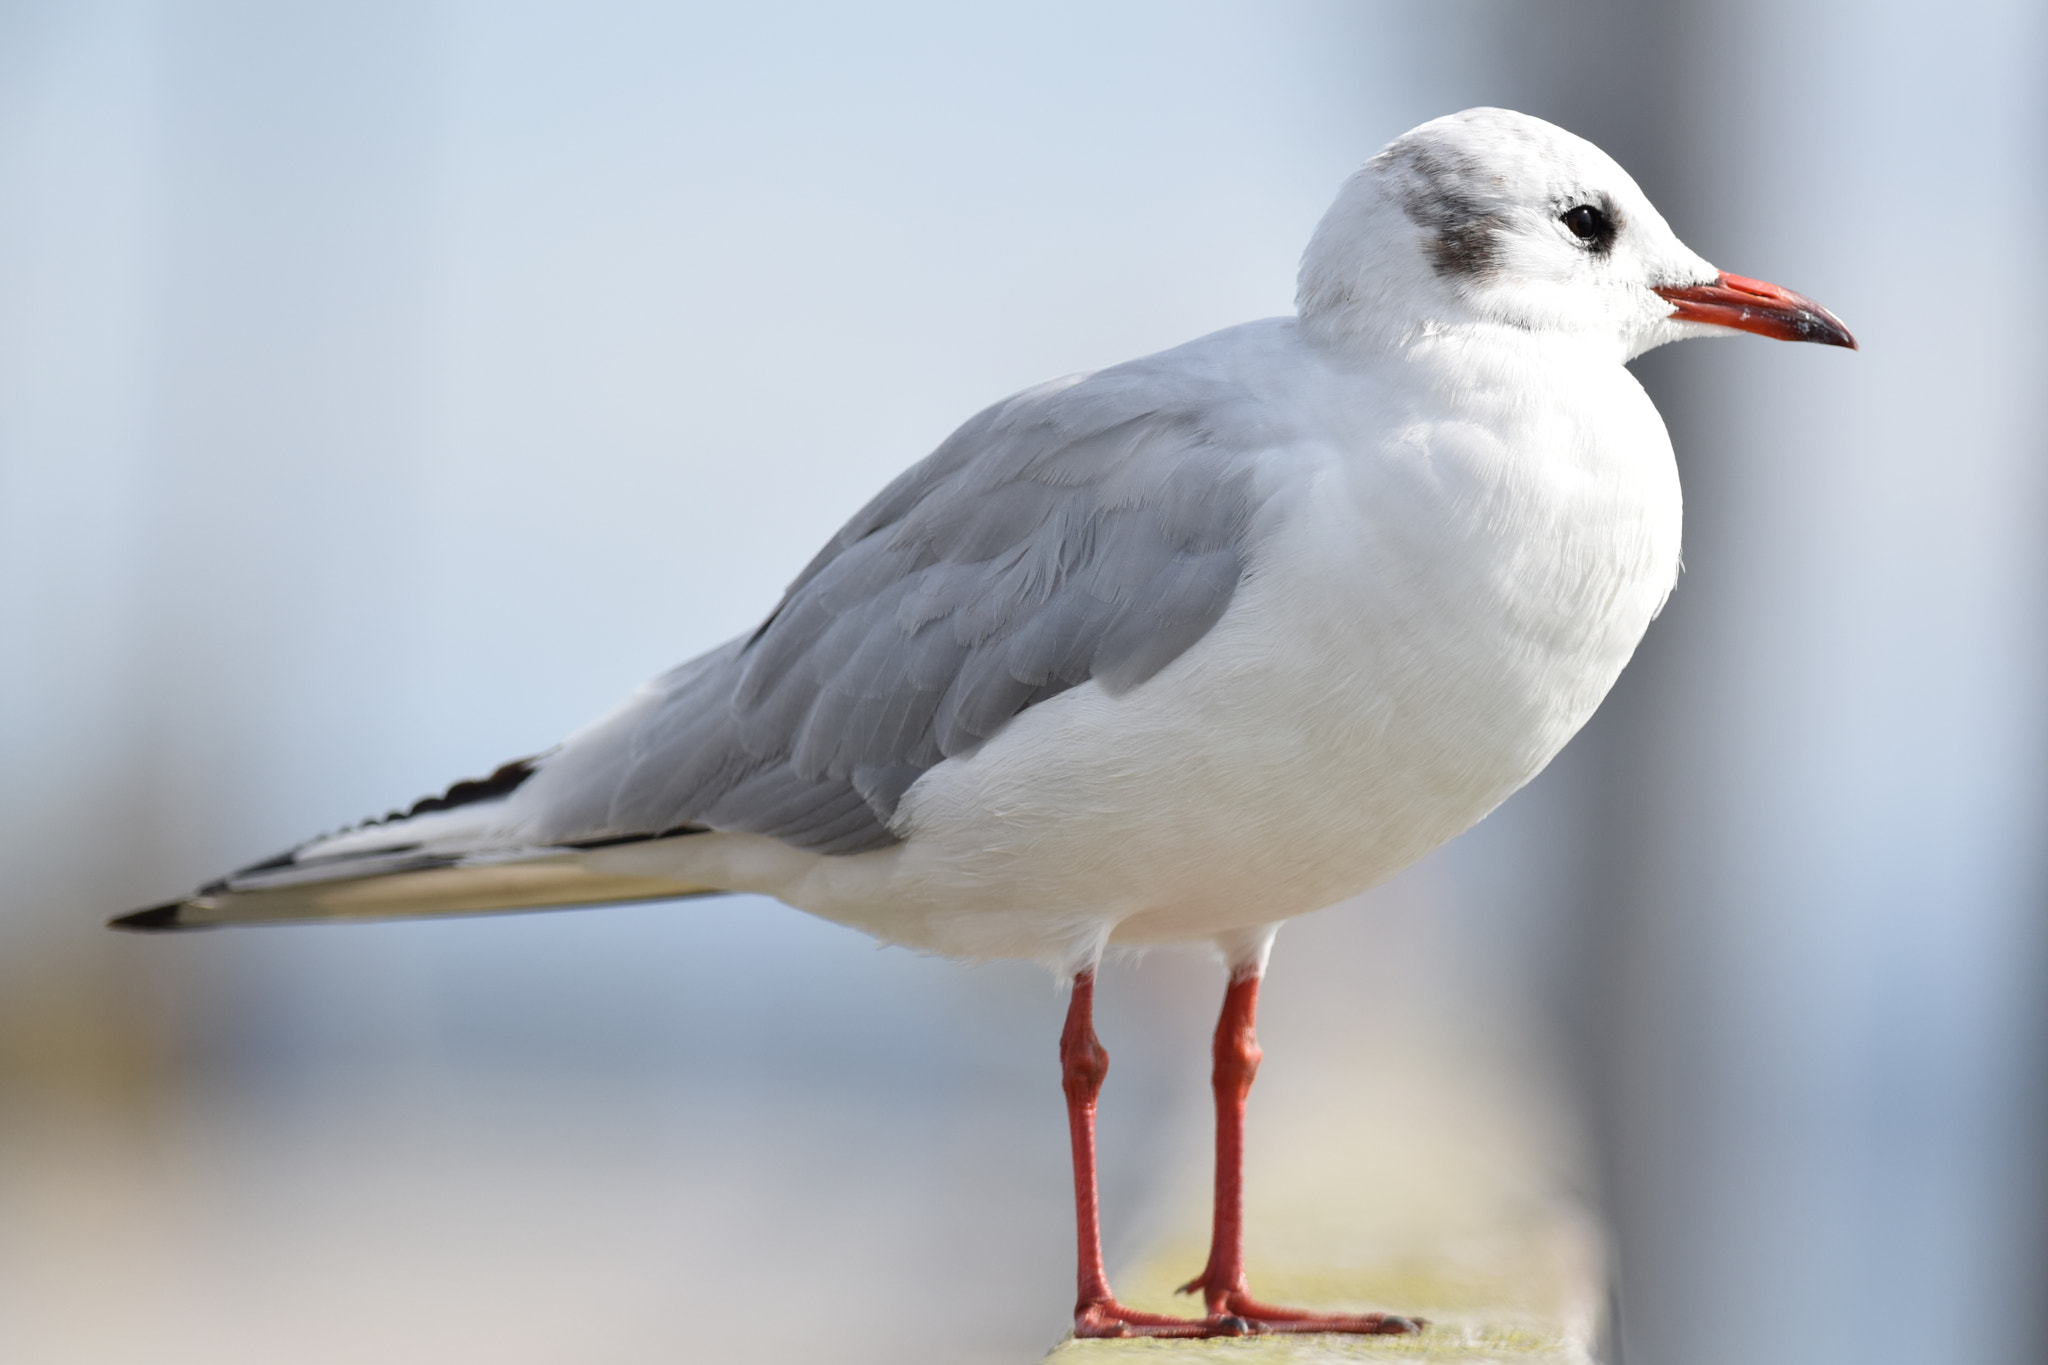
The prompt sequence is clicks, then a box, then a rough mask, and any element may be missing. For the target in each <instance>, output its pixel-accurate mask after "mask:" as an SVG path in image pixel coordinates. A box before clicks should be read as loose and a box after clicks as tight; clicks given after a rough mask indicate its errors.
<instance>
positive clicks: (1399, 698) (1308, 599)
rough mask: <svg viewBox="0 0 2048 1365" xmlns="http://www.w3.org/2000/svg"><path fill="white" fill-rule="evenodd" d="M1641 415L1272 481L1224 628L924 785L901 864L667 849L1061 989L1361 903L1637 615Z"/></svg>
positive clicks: (1655, 521)
mask: <svg viewBox="0 0 2048 1365" xmlns="http://www.w3.org/2000/svg"><path fill="white" fill-rule="evenodd" d="M1622 378H1623V379H1624V381H1625V382H1627V383H1629V384H1630V385H1631V387H1632V381H1627V380H1626V376H1622ZM1635 393H1636V394H1637V395H1638V396H1640V390H1635ZM1641 411H1642V413H1644V414H1646V415H1647V419H1648V420H1647V423H1646V424H1639V429H1635V430H1631V431H1627V432H1623V433H1620V438H1621V439H1618V440H1615V441H1613V442H1611V443H1603V444H1601V445H1599V446H1597V447H1595V446H1589V445H1588V444H1587V443H1586V442H1584V441H1583V440H1580V441H1577V443H1576V444H1574V443H1573V439H1574V438H1573V433H1571V432H1566V433H1565V434H1564V435H1563V436H1562V437H1559V438H1558V439H1559V441H1560V443H1561V444H1560V449H1559V452H1558V453H1557V455H1556V457H1555V458H1552V459H1548V460H1546V459H1544V458H1539V457H1540V456H1541V454H1542V452H1540V451H1539V452H1536V456H1534V457H1532V453H1531V452H1530V451H1529V450H1527V449H1516V450H1510V449H1507V448H1506V446H1505V445H1504V444H1503V443H1502V442H1500V441H1499V440H1497V439H1495V438H1493V437H1492V436H1490V435H1489V434H1488V433H1487V431H1486V429H1485V428H1484V427H1482V426H1475V425H1472V424H1460V423H1448V424H1440V425H1439V426H1438V427H1436V428H1434V429H1432V431H1431V434H1430V437H1429V439H1428V441H1426V442H1424V443H1422V444H1421V445H1418V446H1416V448H1415V449H1413V450H1410V451H1407V452H1406V453H1405V454H1403V453H1401V452H1399V451H1396V452H1392V453H1389V452H1384V451H1382V452H1378V453H1377V454H1376V455H1375V457H1374V458H1373V459H1371V460H1369V461H1353V460H1346V459H1345V458H1344V457H1343V455H1342V454H1341V453H1334V454H1333V453H1331V452H1328V451H1304V452H1295V453H1293V454H1292V455H1289V456H1286V457H1285V458H1287V459H1289V460H1292V461H1293V464H1292V466H1291V467H1290V468H1289V469H1287V470H1286V471H1284V473H1285V475H1286V477H1284V478H1282V479H1279V480H1277V481H1276V486H1278V487H1281V488H1283V489H1285V490H1286V491H1285V492H1284V493H1283V494H1282V495H1280V496H1278V497H1276V499H1275V501H1274V502H1273V503H1272V504H1270V505H1269V506H1268V508H1267V516H1268V518H1269V519H1271V524H1270V526H1269V528H1268V530H1267V534H1266V535H1265V536H1264V539H1263V541H1262V543H1263V545H1264V547H1265V548H1264V549H1263V550H1262V552H1261V554H1260V556H1259V558H1257V559H1256V560H1255V561H1254V564H1253V567H1252V572H1251V573H1250V574H1249V575H1248V576H1247V579H1246V581H1245V582H1244V583H1243V585H1242V586H1241V587H1240V589H1239V591H1238V594H1237V597H1236V598H1235V599H1234V601H1233V603H1232V606H1231V608H1230V610H1229V612H1228V613H1226V615H1225V616H1224V618H1223V619H1222V620H1221V621H1219V622H1218V623H1217V625H1216V627H1215V628H1214V629H1213V630H1212V631H1211V632H1210V633H1209V635H1208V636H1206V637H1205V638H1204V639H1203V640H1202V641H1200V642H1199V643H1198V644H1197V645H1196V646H1195V647H1194V648H1192V649H1190V650H1189V651H1188V652H1187V653H1186V654H1185V655H1183V656H1182V657H1181V658H1180V659H1178V660H1176V661H1175V662H1174V663H1173V664H1172V665H1170V666H1169V667H1168V668H1167V669H1165V670H1164V671H1163V672H1161V673H1160V674H1159V675H1157V676H1156V677H1154V678H1153V679H1151V680H1150V681H1148V682H1146V683H1144V684H1142V685H1140V686H1139V687H1137V688H1135V689H1133V690H1132V691H1130V692H1129V693H1127V694H1124V695H1122V696H1110V695H1108V694H1107V693H1105V692H1104V691H1103V690H1102V689H1101V688H1100V687H1099V686H1097V685H1096V684H1094V683H1088V684H1084V685H1082V686H1080V687H1077V688H1074V689H1073V690H1071V691H1068V692H1066V693H1063V694H1061V695H1060V696H1058V697H1056V698H1053V699H1052V700H1050V701H1047V702H1044V703H1041V704H1040V705H1038V706H1035V707H1032V708H1031V709H1029V710H1027V711H1025V712H1024V713H1023V714H1021V715H1020V716H1018V717H1017V718H1016V719H1015V720H1014V721H1012V722H1011V723H1010V724H1009V725H1008V726H1007V727H1005V728H1004V729H1003V730H1002V731H1001V732H1000V733H999V734H998V735H996V736H995V738H994V739H992V740H991V741H990V742H989V743H988V744H986V745H985V746H983V747H982V748H981V749H980V750H979V751H978V752H976V753H974V754H973V755H971V756H969V757H965V758H958V759H953V760H949V761H947V762H946V763H943V764H941V765H940V766H938V767H937V768H934V769H933V770H931V771H930V772H929V773H927V774H926V775H925V776H924V778H922V779H921V780H920V781H919V782H918V783H917V784H916V785H915V786H913V787H912V788H911V790H910V791H909V793H908V794H907V795H906V797H905V798H904V801H903V804H902V807H901V809H900V811H899V816H898V827H899V830H900V831H901V832H902V833H904V834H905V835H906V839H905V842H904V843H903V844H902V845H900V846H898V847H895V848H891V849H888V850H884V851H882V852H878V853H870V854H863V855H859V856H856V857H849V858H818V857H815V856H812V855H806V854H796V853H794V851H792V850H788V849H785V848H783V847H782V846H780V845H776V844H775V843H774V842H773V841H772V840H763V839H757V838H752V837H748V836H710V837H708V838H706V839H705V840H704V841H703V842H702V843H699V841H697V840H690V841H686V842H687V843H688V844H691V845H694V846H695V848H694V850H693V853H692V857H693V859H701V860H704V861H703V862H700V864H699V866H698V867H697V868H696V869H695V870H696V871H697V872H698V873H699V874H700V875H707V874H708V876H710V877H714V878H717V879H718V881H717V883H716V884H721V885H728V886H732V887H734V888H735V889H744V890H759V891H765V892H767V893H769V894H771V895H774V896H777V897H778V898H780V899H783V900H785V901H788V902H790V903H792V904H794V905H797V906H800V907H802V908H804V909H807V910H810V911H812V912H813V913H816V914H819V915H822V916H825V917H826V918H829V919H834V920H838V921H841V922H843V923H848V924H852V925H855V926H857V927H859V928H862V929H865V930H867V931H868V932H870V933H873V934H874V935H876V936H877V937H879V938H882V939H884V940H886V941H890V942H897V943H904V944H908V945H910V946H912V947H917V948H921V949H926V950H929V951H935V952H940V953H944V954H947V955H949V956H958V957H967V958H985V957H1024V958H1030V959H1035V960H1040V961H1047V962H1050V963H1052V964H1054V965H1056V966H1067V965H1071V964H1073V963H1074V962H1076V961H1080V960H1085V959H1086V957H1087V956H1088V955H1089V952H1090V951H1091V948H1099V947H1100V945H1101V943H1102V942H1103V941H1104V939H1105V938H1111V939H1113V940H1115V941H1120V942H1128V943H1157V942H1175V941H1191V940H1202V939H1210V938H1215V937H1217V936H1219V935H1223V934H1228V933H1230V932H1232V931H1238V930H1243V929H1246V928H1250V927H1253V926H1258V925H1262V924H1268V923H1272V922H1274V921H1277V920H1281V919H1285V918H1288V917H1289V916H1292V915H1297V914H1302V913H1304V912H1307V911H1310V910H1315V909H1319V908H1321V907H1323V906H1325V905H1329V904H1332V903H1334V902H1336V901H1338V900H1342V899H1344V898H1345V897H1347V896H1350V895H1353V894H1356V893H1357V892H1359V891H1362V890H1364V889H1366V888H1367V887H1370V886H1372V885H1374V884H1376V883H1378V882H1380V881H1382V880H1384V879H1385V878H1387V877H1389V876H1391V875H1393V874H1394V873H1395V872H1397V871H1399V870H1400V869H1401V868H1403V867H1405V866H1407V865H1408V864H1410V863H1412V862H1414V861H1415V860H1416V859H1418V858H1420V857H1422V856H1423V855H1424V854H1426V853H1428V852H1429V851H1430V850H1432V849H1434V848H1436V847H1437V846H1438V845H1440V844H1442V843H1444V842H1445V841H1446V840H1448V839H1450V838H1452V837H1454V836H1456V835H1457V834H1459V833H1461V832H1462V831H1464V830H1465V829H1467V828H1469V827H1470V826H1471V825H1472V824H1473V823H1474V822H1475V821H1477V820H1478V819H1479V818H1480V817H1482V816H1483V815H1485V814H1486V813H1487V812H1488V811H1489V810H1491V809H1492V808H1493V807H1494V806H1495V805H1497V804H1499V802H1500V801H1502V800H1503V799H1504V798H1506V797H1507V796H1508V795H1509V794H1510V793H1511V792H1513V791H1514V790H1515V789H1516V788H1517V787H1519V786H1521V785H1522V784H1523V783H1525V782H1527V781H1528V780H1529V779H1530V778H1531V777H1533V776H1534V775H1535V774H1536V773H1537V772H1538V771H1540V770H1541V769H1542V767H1543V766H1544V764H1546V763H1547V762H1549V760H1550V759H1551V757H1552V756H1553V755H1555V754H1556V752H1557V751H1558V749H1559V748H1561V747H1562V746H1563V744H1564V743H1565V741H1566V740H1568V739H1569V738H1570V737H1571V736H1572V734H1573V733H1574V732H1576V731H1577V730H1578V728H1579V727H1580V726H1581V725H1582V724H1583V723H1584V722H1585V720H1586V719H1587V717H1588V716H1590V715H1591V713H1592V711H1593V709H1594V707H1595V706H1597V705H1598V704H1599V701H1600V699H1601V698H1602V697H1603V696H1605V694H1606V692H1607V690H1608V688H1609V687H1610V686H1611V685H1612V683H1613V681H1614V679H1615V677H1616V675H1617V674H1618V673H1619V672H1620V670H1621V668H1622V666H1623V664H1625V663H1626V662H1627V660H1628V657H1629V655H1630V654H1631V653H1632V652H1633V651H1634V649H1635V647H1636V644H1637V642H1638V641H1639V640H1640V639H1641V637H1642V633H1643V630H1644V629H1645V627H1646V626H1647V625H1648V623H1649V621H1650V618H1651V617H1652V616H1654V615H1655V613H1656V611H1657V609H1658V607H1659V606H1660V605H1661V604H1662V602H1663V599H1664V597H1665V595H1666V594H1667V593H1668V591H1669V589H1670V586H1671V583H1672V579H1673V576H1674V574H1675V572H1676V567H1677V554H1678V520H1679V515H1678V488H1677V480H1676V474H1675V470H1674V469H1673V467H1672V464H1671V456H1670V448H1669V444H1668V441H1666V440H1665V438H1664V434H1663V427H1662V424H1661V422H1659V421H1658V420H1657V418H1656V415H1655V413H1654V410H1652V409H1650V407H1649V405H1648V401H1647V399H1642V400H1641ZM1304 465H1306V466H1307V467H1306V468H1305V467H1304Z"/></svg>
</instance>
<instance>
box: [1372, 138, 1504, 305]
mask: <svg viewBox="0 0 2048 1365" xmlns="http://www.w3.org/2000/svg"><path fill="white" fill-rule="evenodd" d="M1382 155H1386V153H1382ZM1399 155H1400V159H1401V160H1402V161H1405V162H1406V163H1407V168H1408V173H1409V174H1408V184H1407V185H1406V186H1405V187H1404V191H1403V193H1402V196H1401V211H1402V212H1403V213H1404V214H1406V215H1407V217H1408V221H1409V222H1411V223H1413V224H1415V226H1417V227H1419V228H1421V229H1423V230H1424V231H1425V232H1427V233H1429V234H1430V239H1429V242H1428V244H1427V245H1428V247H1429V255H1430V263H1431V264H1432V265H1433V266H1435V268H1436V273H1437V274H1439V275H1448V276H1453V277H1459V278H1465V279H1477V278H1481V277H1483V276H1486V275H1490V274H1492V273H1493V272H1494V271H1495V270H1496V269H1497V268H1498V267H1499V266H1500V263H1501V256H1502V254H1503V253H1502V245H1501V234H1502V233H1503V232H1504V231H1505V230H1506V228H1507V220H1506V219H1505V218H1503V217H1502V216H1501V215H1499V214H1497V213H1494V212H1492V211H1491V210H1490V209H1488V208H1487V207H1486V202H1485V200H1484V199H1482V198H1481V197H1480V196H1479V194H1478V193H1477V192H1476V187H1477V186H1478V185H1479V184H1481V183H1483V180H1484V178H1485V174H1486V173H1485V171H1484V169H1483V168H1482V167H1481V166H1480V165H1479V163H1478V162H1476V161H1473V160H1472V159H1471V158H1469V157H1464V156H1460V155H1458V154H1457V153H1455V152H1451V151H1445V150H1441V149H1438V148H1433V147H1408V148H1403V149H1402V150H1401V152H1400V153H1399Z"/></svg>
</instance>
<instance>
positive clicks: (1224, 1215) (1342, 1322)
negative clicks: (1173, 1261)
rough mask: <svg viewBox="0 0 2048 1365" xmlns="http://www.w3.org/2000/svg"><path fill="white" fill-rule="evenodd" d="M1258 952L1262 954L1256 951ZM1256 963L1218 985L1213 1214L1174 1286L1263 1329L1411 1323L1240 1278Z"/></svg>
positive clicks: (1362, 1328)
mask: <svg viewBox="0 0 2048 1365" xmlns="http://www.w3.org/2000/svg"><path fill="white" fill-rule="evenodd" d="M1260 956H1263V954H1262V953H1261V954H1260ZM1260 965H1261V964H1260V963H1258V962H1257V961H1252V962H1249V963H1241V964H1239V965H1238V966H1237V967H1236V968H1235V970H1233V971H1232V972H1231V976H1230V986H1229V988H1228V989H1226V990H1225V991H1224V993H1223V1013H1222V1016H1221V1017H1220V1018H1218V1019H1217V1021H1216V1043H1215V1048H1214V1053H1213V1055H1214V1058H1215V1070H1214V1072H1213V1073H1212V1075H1211V1080H1212V1082H1213V1084H1214V1086H1215V1090H1216V1222H1215V1229H1214V1232H1213V1234H1212V1236H1211V1238H1210V1242H1209V1264H1208V1265H1206V1266H1205V1267H1203V1269H1202V1273H1201V1274H1199V1275H1197V1276H1195V1278H1194V1279H1192V1280H1189V1281H1188V1282H1187V1283H1186V1284H1184V1285H1182V1286H1181V1287H1180V1292H1181V1293H1183V1294H1192V1293H1194V1292H1195V1291H1197V1290H1200V1291H1201V1294H1202V1298H1203V1301H1204V1303H1205V1304H1206V1305H1207V1307H1208V1309H1209V1316H1210V1317H1211V1318H1212V1319H1216V1318H1223V1317H1232V1318H1242V1319H1244V1320H1246V1321H1247V1322H1248V1323H1250V1324H1251V1325H1252V1326H1253V1327H1254V1329H1255V1330H1256V1329H1257V1328H1264V1329H1265V1330H1266V1331H1268V1332H1352V1333H1360V1334H1364V1335H1399V1334H1405V1333H1409V1332H1415V1331H1419V1330H1420V1329H1421V1327H1422V1326H1424V1325H1425V1323H1424V1320H1423V1319H1420V1318H1404V1317H1398V1316H1396V1315H1394V1314H1391V1313H1313V1312H1308V1311H1306V1310H1304V1309H1299V1308H1282V1307H1279V1306H1277V1305H1274V1304H1270V1303H1260V1302H1259V1301H1258V1300H1257V1299H1254V1298H1253V1297H1252V1296H1251V1293H1250V1291H1249V1290H1248V1289H1247V1288H1246V1285H1245V1273H1244V1108H1245V1100H1246V1099H1247V1098H1249V1096H1250V1095H1251V1091H1252V1079H1253V1077H1255V1076H1257V1075H1258V1074H1259V1058H1260V1055H1261V1054H1260V1052H1259V1042H1258V1038H1257V1035H1256V1033H1255V1031H1254V1025H1255V1024H1256V1023H1257V1019H1258V1012H1259V975H1260Z"/></svg>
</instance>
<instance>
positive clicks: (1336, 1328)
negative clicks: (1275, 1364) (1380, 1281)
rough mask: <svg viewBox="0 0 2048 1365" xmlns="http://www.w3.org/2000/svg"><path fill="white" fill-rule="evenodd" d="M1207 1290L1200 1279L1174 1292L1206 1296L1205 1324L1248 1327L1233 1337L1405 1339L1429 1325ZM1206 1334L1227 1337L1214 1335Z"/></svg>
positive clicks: (1421, 1320)
mask: <svg viewBox="0 0 2048 1365" xmlns="http://www.w3.org/2000/svg"><path fill="white" fill-rule="evenodd" d="M1207 1287H1208V1286H1207V1284H1206V1283H1205V1281H1204V1280H1203V1279H1202V1278H1200V1277H1198V1278H1196V1279H1193V1280H1190V1281H1188V1282H1187V1283H1186V1284H1184V1285H1182V1286H1181V1287H1180V1288H1179V1289H1178V1290H1176V1291H1174V1292H1176V1293H1179V1294H1195V1293H1202V1294H1203V1297H1204V1298H1206V1299H1207V1300H1208V1301H1209V1316H1208V1317H1207V1318H1205V1319H1203V1321H1204V1322H1209V1323H1223V1322H1236V1323H1242V1324H1244V1325H1245V1326H1244V1328H1243V1329H1242V1330H1240V1331H1237V1332H1233V1333H1230V1334H1229V1335H1232V1336H1244V1335H1247V1334H1249V1333H1256V1332H1344V1333H1348V1334H1350V1335H1352V1336H1364V1337H1405V1336H1413V1335H1415V1334H1416V1333H1417V1332H1420V1331H1421V1330H1422V1329H1423V1328H1425V1327H1427V1326H1429V1319H1428V1318H1410V1317H1403V1316H1401V1315H1400V1314H1398V1313H1317V1312H1312V1311H1310V1310H1309V1309H1306V1308H1283V1307H1281V1306H1280V1305H1278V1304H1272V1303H1260V1302H1259V1301H1258V1300H1257V1299H1255V1298H1253V1297H1252V1296H1251V1295H1250V1294H1247V1293H1246V1292H1245V1291H1244V1290H1242V1289H1231V1290H1226V1291H1225V1292H1223V1293H1222V1294H1210V1293H1205V1292H1204V1291H1205V1290H1206V1289H1207ZM1205 1335H1208V1336H1222V1335H1225V1334H1224V1333H1222V1332H1210V1333H1205Z"/></svg>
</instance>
